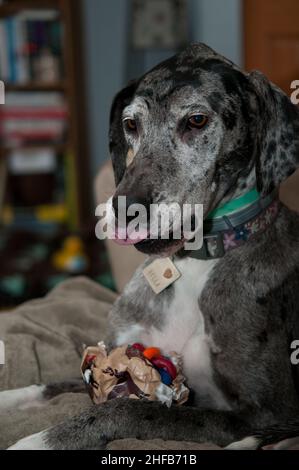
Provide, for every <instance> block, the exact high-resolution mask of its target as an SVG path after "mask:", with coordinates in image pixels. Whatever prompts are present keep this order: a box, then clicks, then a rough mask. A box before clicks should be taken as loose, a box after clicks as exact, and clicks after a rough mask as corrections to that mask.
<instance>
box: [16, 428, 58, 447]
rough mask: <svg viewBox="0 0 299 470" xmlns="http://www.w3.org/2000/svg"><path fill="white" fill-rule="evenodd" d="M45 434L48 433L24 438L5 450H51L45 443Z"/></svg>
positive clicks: (45, 432) (39, 433) (46, 432)
mask: <svg viewBox="0 0 299 470" xmlns="http://www.w3.org/2000/svg"><path fill="white" fill-rule="evenodd" d="M47 434H48V431H42V432H38V433H37V434H32V435H31V436H27V437H24V439H21V440H20V441H18V442H16V443H15V444H14V445H13V446H11V447H9V448H8V449H7V450H51V446H50V445H49V444H48V443H47Z"/></svg>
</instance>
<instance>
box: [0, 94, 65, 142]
mask: <svg viewBox="0 0 299 470" xmlns="http://www.w3.org/2000/svg"><path fill="white" fill-rule="evenodd" d="M67 128H68V110H67V105H66V101H65V97H64V95H63V94H62V93H58V92H7V93H6V97H5V105H3V106H1V108H0V137H1V140H2V143H3V144H4V145H5V146H6V147H15V146H16V145H24V144H34V143H35V144H41V143H44V144H45V143H52V144H53V143H62V142H63V141H64V140H65V138H66V133H67Z"/></svg>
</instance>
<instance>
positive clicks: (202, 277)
mask: <svg viewBox="0 0 299 470" xmlns="http://www.w3.org/2000/svg"><path fill="white" fill-rule="evenodd" d="M216 262H217V261H199V260H194V259H192V258H188V259H184V260H179V261H176V267H177V269H178V270H179V272H180V273H181V277H180V279H179V280H178V281H176V282H175V284H174V285H173V288H174V295H173V297H172V299H171V301H170V302H169V301H166V302H165V303H164V305H163V312H161V316H162V317H163V318H161V324H160V325H159V328H156V327H152V328H151V329H150V331H149V332H148V335H150V336H151V339H152V344H155V345H157V346H160V347H161V348H163V350H165V351H176V352H178V353H180V354H182V355H185V352H186V351H188V361H189V360H190V359H191V356H192V348H190V342H191V343H192V342H193V338H196V340H197V343H198V342H205V341H206V337H205V328H204V317H203V315H202V312H201V311H200V309H199V305H198V300H199V298H200V295H201V292H202V290H203V289H204V286H205V285H206V282H207V280H208V278H209V275H210V272H211V270H212V268H213V267H214V266H215V264H216ZM195 354H196V352H195ZM196 356H197V354H196ZM186 360H187V358H186ZM196 360H197V362H198V356H197V358H196Z"/></svg>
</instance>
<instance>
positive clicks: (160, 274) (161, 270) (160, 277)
mask: <svg viewBox="0 0 299 470" xmlns="http://www.w3.org/2000/svg"><path fill="white" fill-rule="evenodd" d="M143 275H144V277H145V279H146V280H147V282H148V283H149V285H150V286H151V288H152V289H153V291H154V292H155V294H160V292H162V291H163V290H164V289H166V287H168V286H170V285H171V284H173V283H174V282H175V281H176V280H177V279H179V278H180V277H181V273H180V272H179V271H178V270H177V268H176V267H175V265H174V264H173V262H172V261H171V259H170V258H159V259H156V260H154V261H153V262H152V263H151V264H149V265H148V266H146V268H144V270H143Z"/></svg>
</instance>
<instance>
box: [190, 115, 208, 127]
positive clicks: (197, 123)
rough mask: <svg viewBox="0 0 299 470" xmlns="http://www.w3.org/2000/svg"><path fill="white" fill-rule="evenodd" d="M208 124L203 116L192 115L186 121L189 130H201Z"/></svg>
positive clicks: (206, 118)
mask: <svg viewBox="0 0 299 470" xmlns="http://www.w3.org/2000/svg"><path fill="white" fill-rule="evenodd" d="M207 122H208V117H207V116H206V115H205V114H194V115H193V116H191V117H190V118H189V119H188V127H189V129H201V128H202V127H203V126H205V125H206V123H207Z"/></svg>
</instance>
